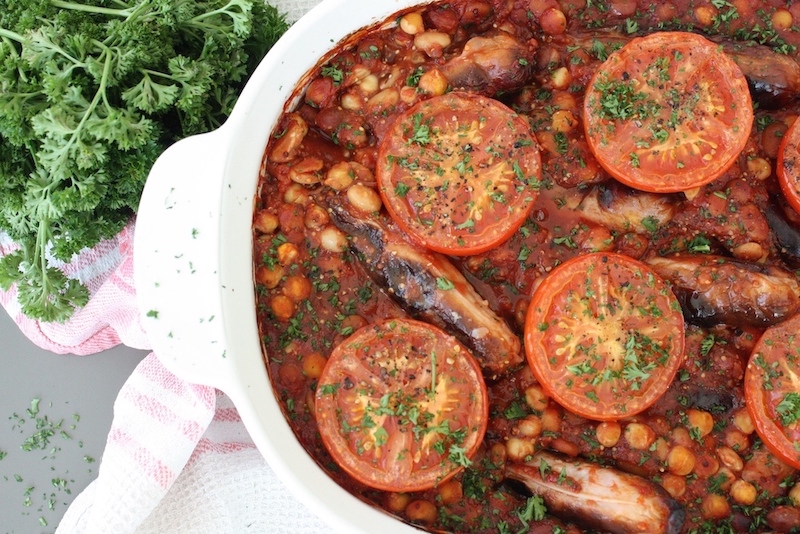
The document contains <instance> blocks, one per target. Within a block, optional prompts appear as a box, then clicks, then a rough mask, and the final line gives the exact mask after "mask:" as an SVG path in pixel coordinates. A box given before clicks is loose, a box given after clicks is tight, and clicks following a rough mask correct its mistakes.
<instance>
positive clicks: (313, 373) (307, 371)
mask: <svg viewBox="0 0 800 534" xmlns="http://www.w3.org/2000/svg"><path fill="white" fill-rule="evenodd" d="M326 363H328V359H327V358H325V356H323V355H322V354H320V353H319V352H312V353H309V354H306V355H305V356H303V374H304V375H306V376H307V377H309V378H319V377H320V375H322V370H323V369H325V364H326Z"/></svg>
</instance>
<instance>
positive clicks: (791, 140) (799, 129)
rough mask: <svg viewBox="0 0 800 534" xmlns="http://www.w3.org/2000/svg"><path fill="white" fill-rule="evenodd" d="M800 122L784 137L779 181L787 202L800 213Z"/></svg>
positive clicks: (779, 162) (796, 121) (791, 127)
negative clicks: (799, 145)
mask: <svg viewBox="0 0 800 534" xmlns="http://www.w3.org/2000/svg"><path fill="white" fill-rule="evenodd" d="M798 143H800V121H798V120H797V119H795V121H794V122H793V123H792V125H791V126H790V127H789V129H788V130H787V131H786V133H785V134H784V136H783V140H782V141H781V147H780V150H779V151H778V169H777V172H778V181H779V182H780V184H781V190H782V191H783V196H784V197H786V201H787V202H789V204H790V205H791V206H792V207H793V208H794V210H795V211H796V212H797V213H800V149H798V146H797V145H798Z"/></svg>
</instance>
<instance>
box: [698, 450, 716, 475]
mask: <svg viewBox="0 0 800 534" xmlns="http://www.w3.org/2000/svg"><path fill="white" fill-rule="evenodd" d="M717 471H719V460H717V459H716V458H714V457H713V456H711V455H709V454H700V455H699V456H697V459H696V461H695V463H694V474H695V475H697V476H698V477H700V478H708V477H710V476H713V475H715V474H716V473H717Z"/></svg>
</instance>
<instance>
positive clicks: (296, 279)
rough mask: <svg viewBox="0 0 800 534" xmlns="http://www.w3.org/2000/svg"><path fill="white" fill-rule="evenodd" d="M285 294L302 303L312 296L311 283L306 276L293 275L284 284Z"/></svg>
mask: <svg viewBox="0 0 800 534" xmlns="http://www.w3.org/2000/svg"><path fill="white" fill-rule="evenodd" d="M283 294H284V295H286V296H287V297H289V298H290V299H292V300H293V301H294V302H300V301H301V300H304V299H307V298H308V297H309V295H311V282H309V281H308V278H306V277H305V276H300V275H296V274H295V275H292V276H290V277H288V278H287V279H286V282H284V284H283Z"/></svg>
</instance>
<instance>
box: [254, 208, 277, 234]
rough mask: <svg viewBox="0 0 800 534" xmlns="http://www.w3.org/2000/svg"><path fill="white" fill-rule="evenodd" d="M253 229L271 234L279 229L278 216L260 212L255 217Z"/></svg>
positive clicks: (263, 211) (265, 211)
mask: <svg viewBox="0 0 800 534" xmlns="http://www.w3.org/2000/svg"><path fill="white" fill-rule="evenodd" d="M253 228H255V229H256V230H258V231H259V232H261V233H262V234H271V233H273V232H275V230H277V228H278V216H277V215H275V214H274V213H270V212H269V211H267V210H258V212H257V213H256V215H255V217H253Z"/></svg>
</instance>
